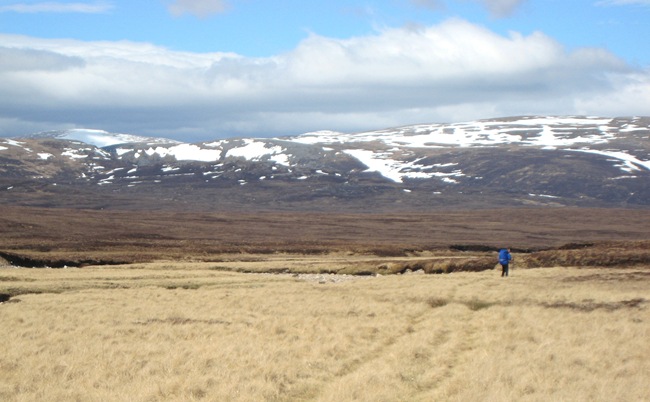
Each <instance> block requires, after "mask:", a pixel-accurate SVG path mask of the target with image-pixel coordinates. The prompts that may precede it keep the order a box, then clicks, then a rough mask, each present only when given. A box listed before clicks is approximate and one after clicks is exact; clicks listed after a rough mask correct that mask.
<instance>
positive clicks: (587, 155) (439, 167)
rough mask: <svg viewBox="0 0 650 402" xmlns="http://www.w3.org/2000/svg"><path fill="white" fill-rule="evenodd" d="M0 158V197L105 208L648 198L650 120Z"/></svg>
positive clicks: (24, 143)
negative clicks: (115, 204)
mask: <svg viewBox="0 0 650 402" xmlns="http://www.w3.org/2000/svg"><path fill="white" fill-rule="evenodd" d="M52 140H55V141H54V142H52ZM0 158H3V161H4V162H5V164H4V165H3V166H2V167H0V192H2V191H4V195H6V196H7V198H6V199H7V200H13V201H15V202H26V201H24V199H30V200H31V199H33V198H38V199H42V198H47V200H48V201H47V203H49V204H52V205H58V204H60V203H64V204H66V205H73V206H74V205H76V204H75V203H76V202H77V201H76V200H75V199H71V198H70V196H69V195H68V196H65V197H63V198H66V197H68V199H66V201H65V202H63V201H60V200H58V199H57V197H61V196H60V195H57V194H59V193H60V189H61V188H62V186H63V187H67V188H69V189H73V190H74V191H75V192H78V193H79V194H83V196H81V197H80V198H79V199H83V200H86V201H84V203H89V205H91V206H92V205H95V204H96V202H95V201H92V202H90V201H89V200H91V199H95V198H97V197H99V198H100V199H101V200H102V202H100V204H102V205H105V206H108V207H110V206H111V204H110V202H109V200H110V199H111V198H112V197H115V196H116V194H119V195H120V197H126V199H128V200H131V201H129V202H127V203H129V204H138V205H140V204H141V205H142V206H144V205H147V204H148V203H151V202H154V205H161V204H164V203H166V202H168V203H169V204H170V205H172V204H175V203H177V202H182V203H183V205H185V206H186V207H187V208H199V209H214V208H232V207H236V208H253V209H259V208H271V209H287V210H292V209H318V210H321V209H331V208H334V209H337V210H339V209H343V210H345V209H350V210H363V209H365V208H372V209H386V208H388V209H394V208H398V207H399V208H403V209H406V210H422V209H431V208H433V209H436V208H450V207H461V206H464V207H471V208H490V207H496V206H590V207H593V206H603V207H613V206H616V207H621V206H623V207H631V206H635V207H643V206H650V117H640V116H639V117H616V118H609V117H596V116H516V117H506V118H501V119H486V120H479V121H474V122H465V123H452V124H417V125H410V126H403V127H396V128H389V129H382V130H375V131H369V132H362V133H352V134H345V133H339V132H333V131H318V132H311V133H305V134H302V135H298V136H287V137H275V138H237V139H222V140H214V141H207V142H201V143H193V144H190V143H183V142H179V141H174V140H170V139H164V138H150V137H141V136H133V135H129V134H114V133H108V132H105V131H101V130H84V129H76V130H65V131H51V132H45V133H38V134H35V135H32V136H29V137H26V138H15V139H0ZM53 187H57V189H56V191H55V190H54V189H53ZM3 189H5V190H3ZM6 189H10V190H6ZM30 202H31V201H30ZM38 202H44V201H42V200H41V201H38ZM82 204H83V203H82Z"/></svg>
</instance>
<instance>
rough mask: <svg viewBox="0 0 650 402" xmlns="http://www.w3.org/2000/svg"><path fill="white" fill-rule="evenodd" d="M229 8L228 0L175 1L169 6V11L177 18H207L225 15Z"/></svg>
mask: <svg viewBox="0 0 650 402" xmlns="http://www.w3.org/2000/svg"><path fill="white" fill-rule="evenodd" d="M227 8H228V3H227V2H226V0H175V1H174V3H173V4H171V5H170V6H169V11H170V12H171V13H172V14H173V15H176V16H179V15H182V14H192V15H195V16H197V17H200V18H205V17H208V16H210V15H213V14H219V13H223V12H224V11H226V10H227Z"/></svg>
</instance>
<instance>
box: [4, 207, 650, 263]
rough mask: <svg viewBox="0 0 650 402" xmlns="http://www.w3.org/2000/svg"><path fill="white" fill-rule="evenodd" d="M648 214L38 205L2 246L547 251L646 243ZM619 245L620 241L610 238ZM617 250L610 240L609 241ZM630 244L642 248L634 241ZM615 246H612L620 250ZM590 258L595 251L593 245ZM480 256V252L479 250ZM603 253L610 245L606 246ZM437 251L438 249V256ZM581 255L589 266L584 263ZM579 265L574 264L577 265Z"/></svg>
mask: <svg viewBox="0 0 650 402" xmlns="http://www.w3.org/2000/svg"><path fill="white" fill-rule="evenodd" d="M648 227H650V214H649V213H648V212H647V211H646V210H617V209H577V208H545V209H544V208H540V209H509V210H505V209H504V210H476V211H438V212H431V213H403V214H396V213H387V214H371V213H368V214H335V213H314V212H296V213H284V212H250V213H241V212H231V213H225V212H221V213H216V212H215V213H207V212H206V213H203V212H179V211H172V210H168V211H166V210H159V211H149V212H143V211H116V210H78V209H45V208H27V207H11V206H3V210H2V214H1V215H0V252H3V253H4V254H2V255H1V256H3V257H4V258H5V259H10V260H12V261H16V263H17V264H18V265H27V266H51V267H63V266H65V265H67V266H83V265H93V264H121V263H129V262H145V261H154V260H187V259H191V260H199V261H211V260H215V259H219V258H221V256H222V255H223V254H267V255H272V254H275V253H295V254H301V255H319V254H327V253H332V252H338V253H351V254H371V255H376V256H381V257H387V258H388V257H399V256H402V257H405V256H411V255H424V254H426V252H430V251H431V252H435V253H436V255H437V256H438V257H439V256H440V255H441V253H442V252H444V251H449V250H450V249H453V250H455V255H454V256H455V257H458V256H463V255H465V256H467V255H469V256H471V257H475V256H480V255H483V256H491V255H492V253H493V252H494V250H496V249H497V248H499V247H503V246H510V247H512V248H513V251H515V252H524V251H525V252H528V251H536V250H537V251H539V250H545V249H555V248H558V247H561V246H563V245H565V244H568V243H574V244H575V243H580V244H586V243H598V242H605V241H619V242H629V241H638V240H648V237H649V233H648V230H647V228H648ZM618 244H622V243H618ZM616 247H618V246H616ZM632 247H634V248H637V249H638V248H639V247H641V248H642V247H645V245H643V244H641V245H640V246H639V245H633V246H632ZM619 248H620V247H619ZM589 250H590V249H589V248H587V249H584V250H581V249H578V248H576V249H571V250H565V251H558V252H555V251H550V252H545V251H539V252H538V253H535V254H531V255H530V257H531V258H529V259H527V260H526V262H524V260H523V259H522V260H519V259H518V261H517V263H521V264H522V266H524V264H526V266H531V267H533V266H554V265H558V264H560V265H566V264H573V261H574V260H575V259H576V258H581V259H583V261H585V264H584V265H606V264H604V261H601V262H600V263H598V264H594V263H596V262H598V261H597V259H598V258H602V256H598V255H596V256H595V257H593V258H592V257H590V254H589V253H590V251H589ZM594 252H595V253H596V254H598V253H600V251H598V250H596V251H594ZM481 253H483V254H481ZM608 253H609V251H608ZM443 256H444V253H443ZM611 258H612V259H611V264H615V265H618V264H619V263H622V262H625V261H623V259H624V258H627V259H628V263H629V264H631V263H642V262H644V261H647V253H646V254H643V253H640V252H639V251H638V250H637V251H629V250H624V249H623V250H622V251H621V253H619V252H618V251H616V250H614V249H612V252H611ZM588 259H589V261H590V262H587V260H588ZM418 264H421V265H419V266H408V264H407V265H406V266H402V267H400V266H392V267H390V268H389V269H388V270H389V271H396V272H400V271H404V270H407V269H410V270H417V269H424V270H425V271H427V272H452V271H458V270H467V269H471V270H479V269H485V268H489V262H488V261H487V260H484V261H478V260H474V259H472V261H468V262H466V263H462V262H461V261H459V260H456V259H454V260H448V261H440V260H438V259H436V261H431V262H430V263H424V262H418ZM575 265H577V264H575Z"/></svg>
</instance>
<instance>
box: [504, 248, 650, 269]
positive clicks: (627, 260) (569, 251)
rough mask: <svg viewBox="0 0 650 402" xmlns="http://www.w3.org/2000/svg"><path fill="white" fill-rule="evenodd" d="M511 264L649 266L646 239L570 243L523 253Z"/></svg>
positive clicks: (649, 252)
mask: <svg viewBox="0 0 650 402" xmlns="http://www.w3.org/2000/svg"><path fill="white" fill-rule="evenodd" d="M515 264H517V266H519V267H521V268H540V267H555V266H563V267H588V266H591V267H633V266H639V265H650V241H639V242H605V243H591V244H583V245H570V247H560V248H558V249H554V250H545V251H538V252H535V253H531V254H528V255H523V256H522V257H521V258H519V259H517V260H516V261H515Z"/></svg>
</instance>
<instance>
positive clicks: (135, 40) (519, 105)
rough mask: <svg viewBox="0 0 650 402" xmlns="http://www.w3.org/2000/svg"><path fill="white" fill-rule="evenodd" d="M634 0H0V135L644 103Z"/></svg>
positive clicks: (648, 61)
mask: <svg viewBox="0 0 650 402" xmlns="http://www.w3.org/2000/svg"><path fill="white" fill-rule="evenodd" d="M649 20H650V0H543V1H542V0H384V1H354V0H353V1H340V0H330V1H327V2H320V1H319V2H316V1H314V2H308V1H298V0H273V1H271V0H144V1H132V0H131V1H123V0H106V1H104V0H102V1H47V2H44V1H11V0H9V1H1V0H0V135H2V136H19V135H23V134H28V133H32V132H37V131H43V130H53V129H65V128H82V127H83V128H95V129H103V130H107V131H114V132H124V133H132V134H139V135H153V136H164V137H171V138H176V139H181V140H186V141H199V140H210V139H215V138H223V137H235V136H258V137H265V136H276V135H295V134H300V133H303V132H308V131H316V130H338V131H344V132H355V131H362V130H370V129H379V128H385V127H390V126H398V125H406V124H415V123H429V122H431V123H433V122H457V121H467V120H474V119H481V118H491V117H499V116H509V115H520V114H556V115H567V114H586V115H601V116H619V115H650V44H649V43H650V42H648V40H647V38H650V24H648V23H647V21H649Z"/></svg>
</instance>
